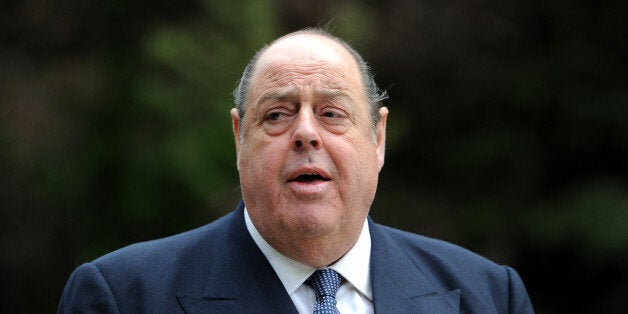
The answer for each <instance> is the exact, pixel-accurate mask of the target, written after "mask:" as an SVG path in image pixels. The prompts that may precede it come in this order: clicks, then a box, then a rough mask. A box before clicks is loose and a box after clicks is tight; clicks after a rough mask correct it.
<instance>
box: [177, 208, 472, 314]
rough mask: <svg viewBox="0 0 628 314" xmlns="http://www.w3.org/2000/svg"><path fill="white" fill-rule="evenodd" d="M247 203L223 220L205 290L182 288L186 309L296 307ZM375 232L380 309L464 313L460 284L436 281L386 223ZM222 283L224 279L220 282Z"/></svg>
mask: <svg viewBox="0 0 628 314" xmlns="http://www.w3.org/2000/svg"><path fill="white" fill-rule="evenodd" d="M243 210H244V204H243V203H242V202H240V204H238V207H237V208H236V210H235V211H234V212H232V213H230V214H229V215H228V216H227V217H225V218H226V220H225V221H224V222H223V223H222V224H219V225H217V228H218V229H219V230H216V232H215V233H214V234H215V235H216V236H217V238H215V239H207V241H212V242H215V243H216V244H213V245H214V246H216V247H220V248H221V249H222V251H223V252H224V254H223V255H224V257H223V259H224V262H223V263H221V264H220V265H219V266H218V267H215V268H213V269H208V273H207V277H206V278H207V279H206V281H207V284H206V286H205V289H204V291H203V293H202V295H200V296H199V295H189V294H184V293H179V294H177V300H178V301H179V304H180V305H181V307H182V308H183V310H184V311H185V312H186V313H296V312H297V310H296V308H295V306H294V304H293V303H292V300H291V299H290V296H289V295H288V294H287V293H286V291H285V288H284V286H283V285H282V283H281V281H280V280H279V277H277V275H276V274H275V272H274V270H273V269H272V266H271V265H270V263H268V261H267V260H266V258H265V257H264V255H263V254H262V252H261V251H260V250H259V248H258V247H257V246H256V245H255V242H254V241H253V239H252V238H251V236H250V235H249V233H248V231H247V230H246V225H245V223H244V212H243ZM368 223H369V229H370V233H371V270H370V272H371V286H372V288H373V306H374V309H375V313H458V312H459V306H460V290H452V291H443V290H442V289H438V288H437V287H435V286H434V285H433V284H432V283H431V282H430V281H429V279H428V278H427V277H426V276H425V275H424V274H423V272H422V271H421V270H420V268H419V267H417V266H416V265H415V263H414V262H413V261H412V260H410V258H409V257H408V256H407V255H406V253H405V252H404V251H403V249H402V248H401V247H400V246H399V245H398V244H397V243H396V242H395V241H394V240H393V239H392V238H391V237H390V236H389V234H388V233H386V232H385V231H384V230H383V229H384V228H385V227H382V226H380V225H377V224H375V223H374V222H373V220H372V219H370V218H369V219H368ZM218 283H219V284H218Z"/></svg>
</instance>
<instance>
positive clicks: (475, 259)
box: [375, 224, 499, 269]
mask: <svg viewBox="0 0 628 314" xmlns="http://www.w3.org/2000/svg"><path fill="white" fill-rule="evenodd" d="M375 225H376V228H377V229H378V230H379V231H381V233H382V234H383V235H384V237H385V238H387V239H386V240H388V241H392V242H393V243H394V244H395V245H397V246H399V247H400V248H402V249H403V252H404V253H405V254H407V255H408V257H410V258H411V259H413V260H417V259H419V260H421V261H429V262H431V263H433V264H441V265H443V267H446V266H451V267H455V266H460V265H464V266H465V268H467V269H468V268H489V269H490V268H495V267H499V265H497V264H495V263H494V262H492V261H490V260H489V259H487V258H485V257H483V256H481V255H479V254H477V253H474V252H472V251H470V250H468V249H465V248H463V247H461V246H458V245H456V244H453V243H450V242H447V241H443V240H439V239H434V238H430V237H426V236H422V235H418V234H414V233H410V232H407V231H403V230H399V229H395V228H391V227H387V226H383V225H377V224H375Z"/></svg>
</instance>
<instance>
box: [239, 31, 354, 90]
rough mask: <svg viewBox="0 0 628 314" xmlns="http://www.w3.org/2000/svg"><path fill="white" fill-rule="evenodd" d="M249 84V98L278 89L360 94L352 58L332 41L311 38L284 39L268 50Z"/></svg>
mask: <svg viewBox="0 0 628 314" xmlns="http://www.w3.org/2000/svg"><path fill="white" fill-rule="evenodd" d="M251 83H252V86H251V87H252V88H251V89H252V90H251V92H252V93H253V94H256V93H260V92H262V91H264V90H268V89H282V88H283V89H285V88H297V89H304V88H322V89H329V90H343V91H345V92H347V93H348V94H355V96H356V97H359V96H361V95H363V94H364V93H363V89H362V84H361V77H360V72H359V70H358V65H357V62H356V61H355V59H354V57H353V56H352V55H351V54H350V53H349V52H348V51H347V50H346V49H345V48H344V47H343V46H341V45H340V44H339V43H337V42H336V41H334V40H332V39H329V38H326V37H323V36H320V35H312V34H304V35H292V36H288V37H286V38H282V39H280V40H278V41H277V42H275V43H274V44H273V45H271V46H270V47H268V48H267V49H266V51H264V52H263V53H262V55H261V56H260V58H259V60H258V61H257V64H256V66H255V70H254V72H253V77H252V82H251ZM252 96H253V95H252Z"/></svg>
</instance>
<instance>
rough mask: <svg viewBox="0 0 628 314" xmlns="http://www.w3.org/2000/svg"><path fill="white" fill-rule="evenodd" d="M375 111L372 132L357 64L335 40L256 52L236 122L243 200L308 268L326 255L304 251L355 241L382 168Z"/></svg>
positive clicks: (305, 39)
mask: <svg viewBox="0 0 628 314" xmlns="http://www.w3.org/2000/svg"><path fill="white" fill-rule="evenodd" d="M380 114H381V115H382V119H381V121H380V122H379V123H378V124H377V126H376V131H375V132H374V131H373V126H372V125H371V122H370V110H369V106H368V103H367V100H366V96H365V92H364V88H363V85H362V82H361V78H360V74H359V71H358V68H357V64H356V62H355V60H354V59H353V58H352V56H351V55H350V54H349V53H348V52H347V51H346V50H345V49H344V48H342V47H341V46H340V45H338V44H337V43H335V42H333V41H332V40H330V39H327V38H324V37H321V36H317V35H296V36H290V37H287V38H284V39H282V40H280V41H279V42H277V43H275V44H274V45H272V46H271V47H269V48H268V50H267V51H266V52H264V53H263V54H262V56H261V57H260V59H259V60H258V63H257V66H256V68H255V71H254V73H253V78H252V83H251V89H250V92H249V97H248V101H247V104H246V114H245V117H244V121H243V123H240V121H239V118H238V114H237V111H236V110H235V109H234V110H232V118H233V122H234V133H235V137H236V146H237V154H238V169H239V172H240V182H241V185H242V194H243V198H244V202H245V204H246V206H247V209H248V211H249V214H250V216H251V219H252V220H253V223H254V224H255V226H256V228H257V229H258V230H259V231H260V233H261V234H262V236H263V237H264V238H265V239H266V240H267V241H268V242H269V243H270V244H271V245H272V246H273V247H274V248H275V249H277V250H278V251H280V252H282V253H283V254H285V255H288V256H289V257H292V258H294V259H297V260H300V261H301V262H304V263H309V264H310V265H312V264H316V263H318V262H316V260H325V258H328V257H325V258H323V257H313V260H310V258H309V257H308V255H309V254H310V253H309V252H307V251H308V250H314V249H316V248H314V247H312V248H309V247H304V245H305V244H309V245H310V246H317V245H319V244H317V243H318V242H317V241H319V240H325V241H327V244H326V245H331V246H335V247H336V248H337V249H339V250H340V251H342V250H344V252H346V250H348V249H349V248H350V246H352V245H353V243H355V241H356V240H357V237H358V235H359V232H360V230H361V228H362V225H363V223H364V220H365V218H366V215H367V213H368V211H369V208H370V206H371V203H372V201H373V198H374V196H375V190H376V187H377V179H378V173H379V170H380V169H381V167H382V165H383V161H384V142H385V124H386V115H387V109H386V108H382V109H380ZM241 125H242V129H241V128H240V126H241ZM241 132H242V133H243V134H240V133H241ZM240 135H243V137H242V140H241V141H240V139H239V137H240ZM330 241H331V242H330ZM345 242H346V243H345ZM344 247H346V250H345V248H344ZM344 252H343V254H344ZM339 257H340V256H338V257H334V258H339ZM317 266H322V265H317Z"/></svg>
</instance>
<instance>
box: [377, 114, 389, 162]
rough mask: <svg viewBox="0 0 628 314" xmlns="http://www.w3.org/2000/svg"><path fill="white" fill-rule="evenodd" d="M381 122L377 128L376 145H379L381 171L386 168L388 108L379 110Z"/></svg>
mask: <svg viewBox="0 0 628 314" xmlns="http://www.w3.org/2000/svg"><path fill="white" fill-rule="evenodd" d="M379 116H380V119H379V122H377V127H376V130H375V132H376V139H375V140H376V143H375V144H376V145H377V157H378V162H379V170H380V171H381V170H382V167H383V166H384V155H385V154H386V119H387V118H388V108H386V107H381V108H379Z"/></svg>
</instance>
